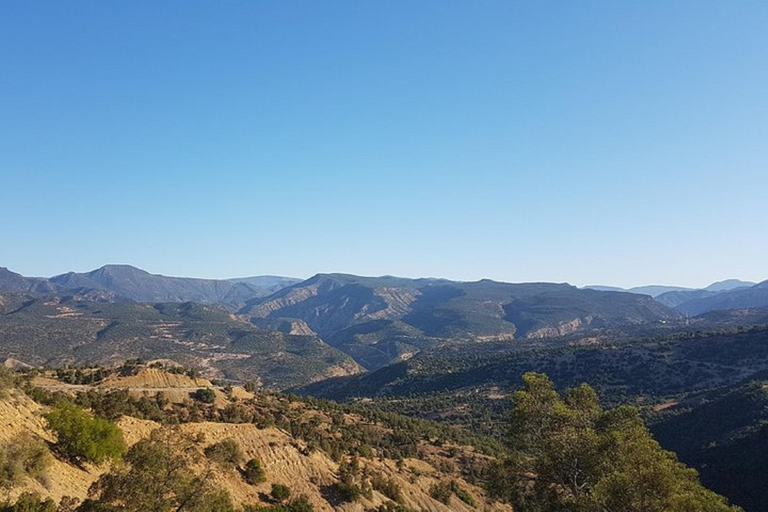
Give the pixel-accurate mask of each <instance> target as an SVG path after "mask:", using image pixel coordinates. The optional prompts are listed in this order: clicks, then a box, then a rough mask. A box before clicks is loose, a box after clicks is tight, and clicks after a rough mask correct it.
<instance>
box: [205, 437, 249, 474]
mask: <svg viewBox="0 0 768 512" xmlns="http://www.w3.org/2000/svg"><path fill="white" fill-rule="evenodd" d="M205 456H206V457H208V458H209V459H211V460H212V461H214V462H216V463H217V464H219V465H220V466H222V467H224V468H227V469H234V468H235V467H236V466H238V465H240V463H241V462H243V459H244V458H245V455H244V454H243V450H242V449H241V448H240V445H239V444H237V441H235V440H234V439H232V438H227V439H224V440H223V441H219V442H218V443H215V444H212V445H211V446H209V447H208V448H206V449H205Z"/></svg>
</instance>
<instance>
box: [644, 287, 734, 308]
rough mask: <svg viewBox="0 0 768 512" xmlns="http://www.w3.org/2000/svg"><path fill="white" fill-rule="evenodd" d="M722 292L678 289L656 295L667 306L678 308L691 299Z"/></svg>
mask: <svg viewBox="0 0 768 512" xmlns="http://www.w3.org/2000/svg"><path fill="white" fill-rule="evenodd" d="M718 293H720V292H715V291H710V290H677V291H672V292H667V293H662V294H661V295H659V296H658V297H654V298H655V299H656V300H657V301H659V302H661V303H662V304H664V305H665V306H669V307H670V308H676V307H677V306H679V305H681V304H685V303H686V302H688V301H690V300H696V299H703V298H706V297H712V296H714V295H717V294H718Z"/></svg>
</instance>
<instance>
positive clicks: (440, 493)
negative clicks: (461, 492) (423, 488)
mask: <svg viewBox="0 0 768 512" xmlns="http://www.w3.org/2000/svg"><path fill="white" fill-rule="evenodd" d="M429 495H430V496H432V498H433V499H436V500H437V501H439V502H440V503H443V504H445V505H447V504H448V501H450V499H451V484H449V483H447V482H437V483H435V484H432V487H430V488H429Z"/></svg>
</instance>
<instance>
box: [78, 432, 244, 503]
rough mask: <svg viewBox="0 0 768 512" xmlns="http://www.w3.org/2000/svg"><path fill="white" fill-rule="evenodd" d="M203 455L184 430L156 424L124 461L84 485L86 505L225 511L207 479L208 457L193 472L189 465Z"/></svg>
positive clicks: (223, 496) (223, 497) (224, 496)
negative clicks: (124, 464)
mask: <svg viewBox="0 0 768 512" xmlns="http://www.w3.org/2000/svg"><path fill="white" fill-rule="evenodd" d="M204 461H205V458H204V457H203V455H202V454H201V453H200V452H199V451H198V450H197V449H196V448H195V447H194V443H193V441H192V440H191V439H190V438H189V436H186V435H184V434H183V433H182V432H181V431H179V430H178V429H167V430H156V431H154V432H152V434H150V436H149V437H148V438H147V439H143V440H141V441H139V442H138V443H136V444H135V445H133V447H131V449H130V450H129V451H128V453H127V454H126V456H125V462H126V463H127V465H126V466H124V467H119V468H116V469H115V470H114V471H112V472H110V473H107V474H105V475H102V476H101V478H99V480H98V481H97V482H96V483H95V484H94V485H93V486H92V487H91V489H90V490H89V496H90V500H89V503H88V504H87V506H85V507H84V510H86V511H94V512H95V511H113V510H121V511H126V512H143V511H146V510H152V511H156V512H170V511H175V512H230V511H233V510H234V507H233V505H232V500H231V498H230V496H229V494H228V493H227V492H226V491H221V490H216V489H214V488H213V485H212V484H211V483H210V481H209V476H210V473H211V470H212V465H211V464H210V463H209V464H208V465H207V468H206V469H205V470H203V472H202V473H200V474H198V473H196V472H195V471H193V470H192V467H199V466H205V464H204Z"/></svg>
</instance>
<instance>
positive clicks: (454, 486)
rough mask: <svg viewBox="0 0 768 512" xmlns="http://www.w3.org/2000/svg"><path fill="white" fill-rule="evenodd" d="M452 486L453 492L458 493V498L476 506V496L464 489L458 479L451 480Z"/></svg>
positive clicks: (471, 505)
mask: <svg viewBox="0 0 768 512" xmlns="http://www.w3.org/2000/svg"><path fill="white" fill-rule="evenodd" d="M450 487H451V491H452V492H453V494H455V495H456V497H457V498H459V499H460V500H461V501H463V502H464V503H466V504H467V505H469V506H470V507H474V506H475V498H474V497H473V496H472V495H471V494H469V493H468V492H467V491H465V490H464V489H462V488H461V487H460V486H459V483H458V482H457V481H456V480H451V485H450Z"/></svg>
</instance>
